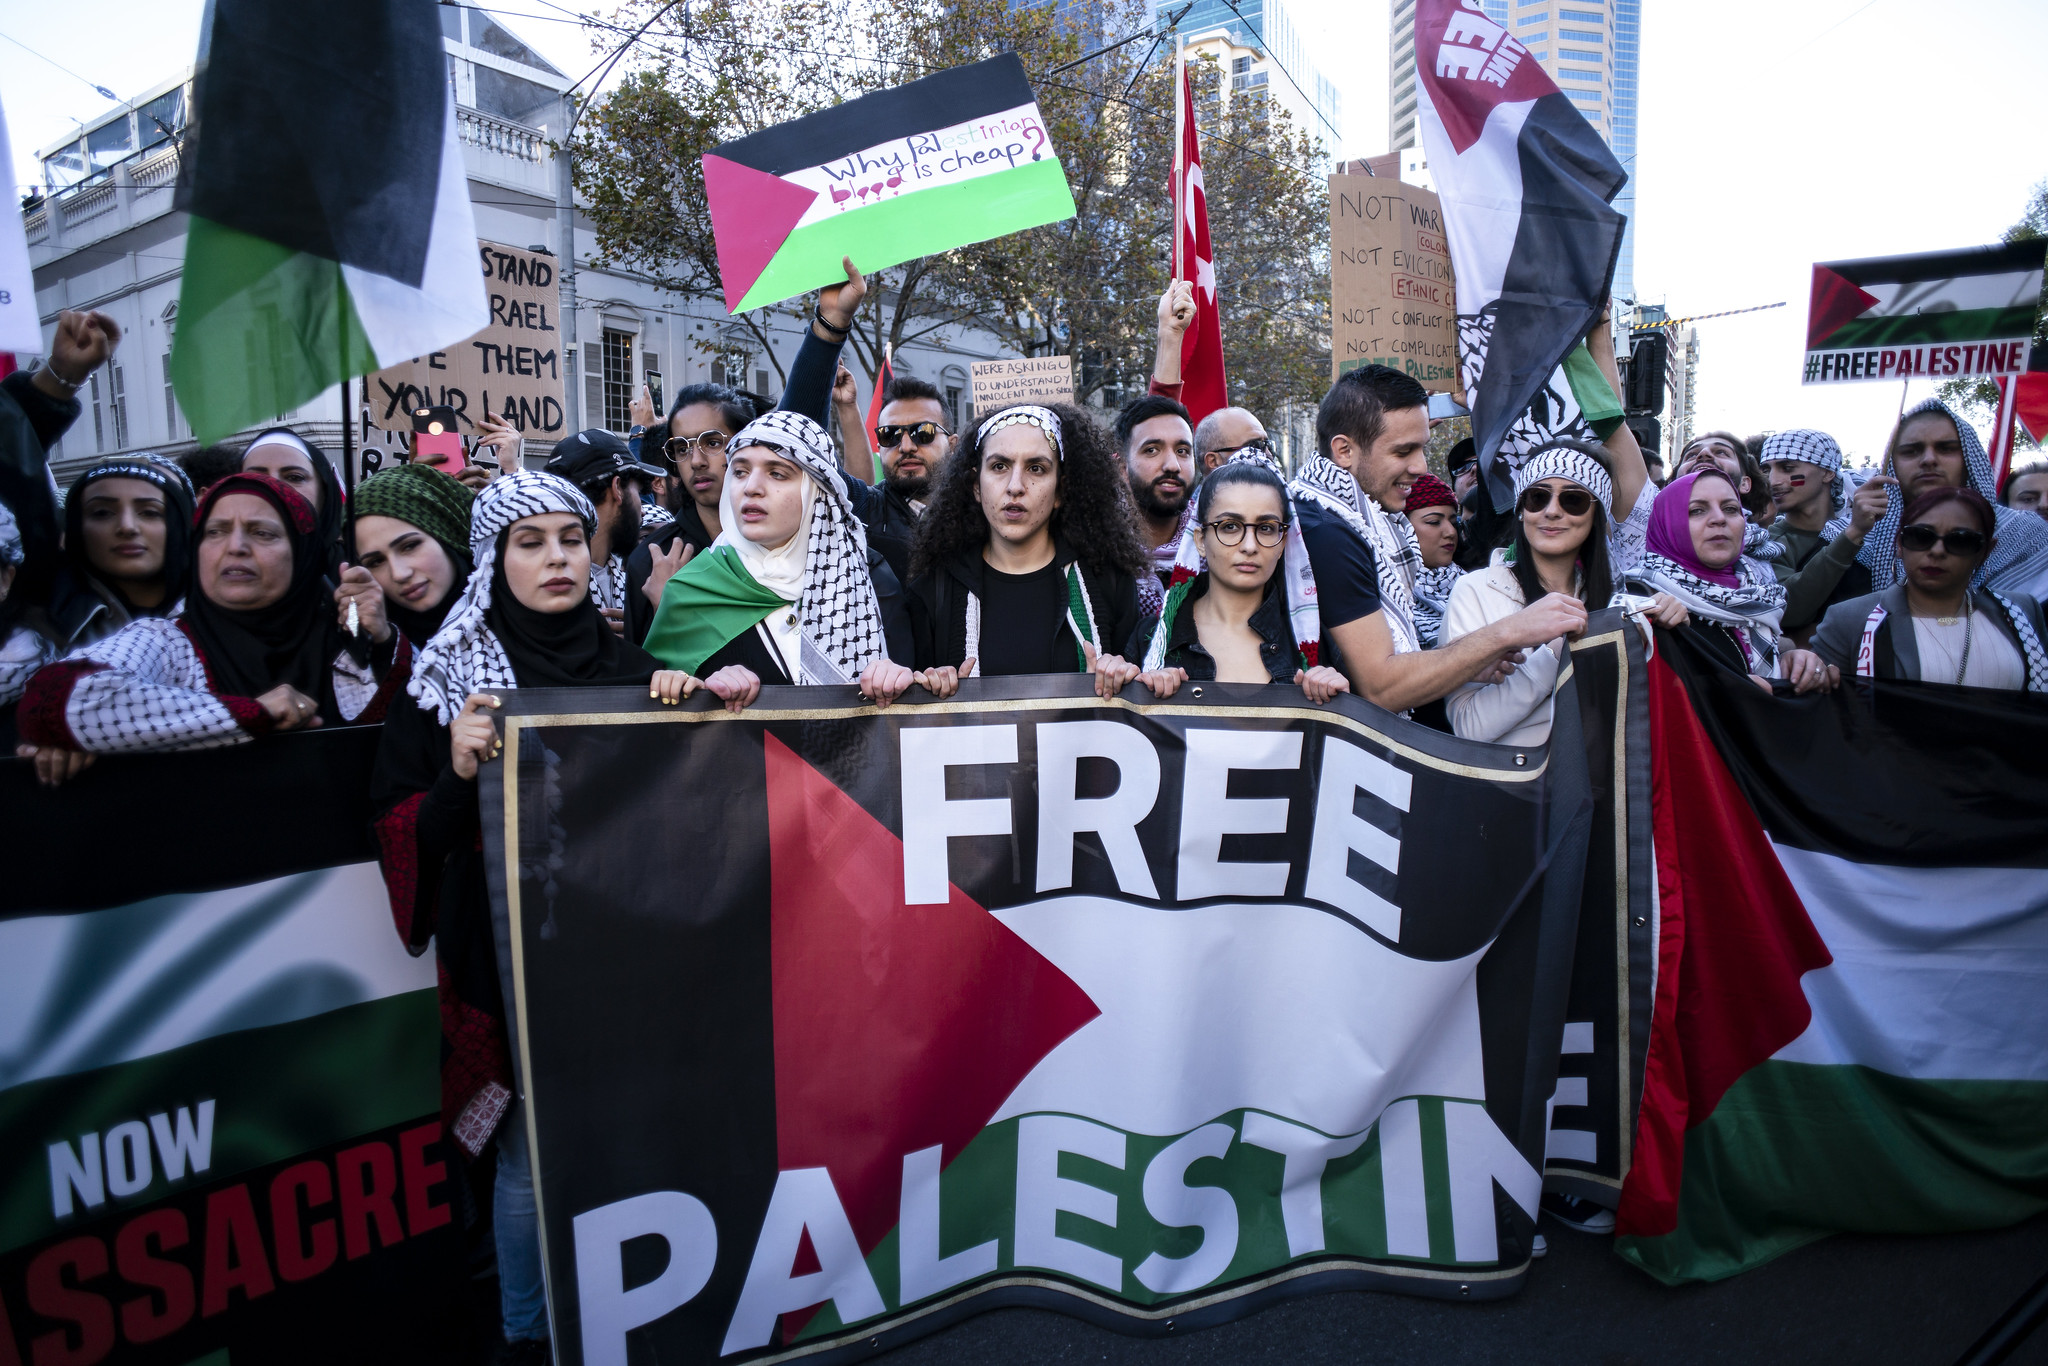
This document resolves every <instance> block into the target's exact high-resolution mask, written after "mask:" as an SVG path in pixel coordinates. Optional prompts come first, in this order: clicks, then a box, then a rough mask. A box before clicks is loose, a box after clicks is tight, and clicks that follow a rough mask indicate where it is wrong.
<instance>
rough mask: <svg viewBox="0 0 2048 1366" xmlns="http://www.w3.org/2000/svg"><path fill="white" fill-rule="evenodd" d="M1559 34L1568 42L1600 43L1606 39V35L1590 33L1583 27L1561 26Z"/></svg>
mask: <svg viewBox="0 0 2048 1366" xmlns="http://www.w3.org/2000/svg"><path fill="white" fill-rule="evenodd" d="M1557 36H1558V37H1560V38H1562V39H1563V40H1564V41H1566V42H1567V43H1600V42H1605V41H1606V35H1604V34H1599V33H1588V32H1586V31H1585V30H1584V29H1582V28H1561V29H1559V30H1558V31H1557Z"/></svg>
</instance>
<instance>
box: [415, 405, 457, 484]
mask: <svg viewBox="0 0 2048 1366" xmlns="http://www.w3.org/2000/svg"><path fill="white" fill-rule="evenodd" d="M460 422H461V419H460V418H458V417H457V416H456V414H455V410H454V409H453V408H450V407H448V406H447V405H445V404H436V405H434V406H433V407H429V408H415V409H413V410H412V463H413V464H415V465H429V466H432V467H433V468H434V469H437V470H440V471H441V472H442V473H443V474H454V473H456V472H457V471H459V470H461V469H462V467H463V466H464V465H465V464H466V463H468V459H467V456H466V455H465V453H464V451H463V447H462V432H461V430H460V426H459V424H460Z"/></svg>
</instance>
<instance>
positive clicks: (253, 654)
mask: <svg viewBox="0 0 2048 1366" xmlns="http://www.w3.org/2000/svg"><path fill="white" fill-rule="evenodd" d="M231 493H249V494H254V495H255V496H257V497H258V498H261V499H262V500H263V501H264V502H266V503H268V504H270V506H271V507H272V508H274V509H276V511H277V513H278V516H279V517H280V518H281V519H282V520H283V522H284V530H285V536H286V539H287V541H288V542H289V544H290V547H291V557H292V569H291V580H290V583H289V584H288V585H287V587H286V588H285V591H284V595H283V596H282V597H280V598H279V599H278V600H277V601H276V602H273V603H271V604H270V605H269V606H267V607H253V608H238V607H226V606H223V605H221V604H220V603H217V602H215V601H214V600H213V599H212V598H210V597H208V596H207V594H206V588H205V585H204V584H201V583H198V581H197V578H198V574H197V571H198V559H199V553H198V544H199V541H200V539H201V538H200V537H197V536H195V538H194V545H193V550H192V555H191V561H192V565H191V567H192V572H193V578H194V585H195V591H194V592H193V593H192V595H191V597H190V598H188V599H187V600H186V603H185V610H184V612H183V613H182V619H183V621H184V622H185V624H186V626H187V627H188V628H189V629H190V631H191V632H192V636H193V639H194V640H195V641H197V642H198V645H199V651H200V654H201V655H202V656H204V658H205V661H206V675H207V682H208V685H209V686H210V687H211V688H212V690H213V691H214V692H215V693H216V694H218V695H220V696H223V697H260V696H262V695H263V694H264V693H266V692H269V691H270V690H271V689H272V688H275V687H276V686H277V685H278V684H280V683H288V684H290V685H291V686H292V687H293V688H295V689H297V690H298V691H299V692H301V693H304V694H305V695H306V696H307V697H310V698H312V699H313V700H314V702H315V703H317V704H318V706H319V708H320V716H321V719H322V720H324V721H325V722H326V723H327V724H328V725H330V726H333V725H340V724H341V723H342V720H343V717H342V716H341V713H340V711H339V710H338V709H337V708H336V706H335V700H334V661H335V658H336V657H337V656H338V655H340V654H341V653H342V651H343V640H342V632H341V627H340V625H339V624H338V623H337V622H336V620H335V615H334V600H333V596H332V594H331V593H330V592H329V590H328V587H327V583H326V579H325V568H326V562H325V560H324V558H323V557H322V556H321V555H320V553H319V544H318V541H317V540H316V537H317V535H318V533H317V530H316V528H317V526H318V522H317V519H316V518H315V517H314V514H313V505H312V504H311V503H308V502H307V501H306V500H305V499H304V498H303V497H302V496H300V495H299V494H297V493H295V492H293V491H292V490H291V489H289V488H287V487H286V486H285V485H283V484H281V483H279V482H278V481H277V480H275V479H272V478H271V477H270V476H269V475H267V474H231V475H229V476H228V477H227V478H225V479H222V480H219V481H218V482H216V483H214V484H213V485H212V486H210V487H209V488H208V489H207V490H206V493H205V494H204V495H203V496H202V497H201V498H200V500H199V511H198V513H197V515H196V516H195V517H194V518H193V528H194V530H195V532H196V531H198V530H199V529H200V528H203V527H204V526H205V525H206V519H207V517H208V516H209V515H210V514H211V513H212V511H213V509H214V507H215V505H216V504H218V503H219V502H220V500H221V499H222V498H224V497H226V496H227V495H228V494H231Z"/></svg>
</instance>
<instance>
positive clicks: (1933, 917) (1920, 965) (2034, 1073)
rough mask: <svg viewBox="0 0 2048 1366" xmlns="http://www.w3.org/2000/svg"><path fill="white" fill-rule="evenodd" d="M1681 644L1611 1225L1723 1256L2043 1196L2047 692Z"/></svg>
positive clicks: (1719, 1265) (1957, 1226)
mask: <svg viewBox="0 0 2048 1366" xmlns="http://www.w3.org/2000/svg"><path fill="white" fill-rule="evenodd" d="M1667 647H1668V648H1667ZM1697 649H1698V647H1697V646H1695V645H1693V644H1692V642H1691V641H1690V640H1689V639H1687V638H1685V637H1684V636H1683V634H1682V633H1681V634H1680V635H1678V636H1673V635H1672V634H1670V633H1668V632H1659V647H1658V650H1657V658H1656V660H1655V661H1654V662H1653V663H1652V665H1651V670H1650V720H1651V728H1652V733H1653V737H1654V739H1653V743H1654V758H1653V762H1654V766H1655V770H1656V771H1655V780H1654V785H1653V789H1652V790H1653V793H1654V798H1653V801H1654V807H1653V826H1654V829H1655V839H1656V859H1657V883H1658V894H1659V900H1660V903H1661V916H1662V927H1661V932H1660V935H1659V944H1658V956H1659V964H1658V972H1657V989H1656V1002H1655V1005H1654V1007H1653V1014H1652V1024H1651V1035H1650V1045H1649V1054H1648V1060H1647V1062H1646V1064H1645V1068H1644V1078H1643V1100H1642V1109H1641V1118H1640V1121H1639V1124H1638V1129H1637V1136H1636V1147H1635V1158H1634V1165H1633V1167H1632V1168H1631V1169H1630V1171H1629V1174H1628V1178H1627V1182H1626V1184H1625V1185H1624V1187H1623V1190H1622V1198H1621V1208H1620V1210H1619V1211H1618V1225H1619V1226H1618V1230H1617V1231H1618V1232H1619V1234H1620V1235H1621V1236H1620V1240H1619V1242H1618V1243H1617V1250H1618V1251H1620V1253H1621V1254H1622V1255H1623V1256H1624V1257H1627V1258H1628V1259H1629V1260H1630V1261H1632V1262H1634V1263H1635V1264H1636V1265H1637V1266H1639V1267H1641V1268H1643V1269H1644V1270H1645V1271H1648V1272H1649V1273H1650V1274H1651V1275H1653V1276H1655V1277H1657V1278H1658V1279H1659V1280H1662V1281H1665V1282H1667V1283H1672V1284H1676V1283H1679V1282H1684V1281H1701V1280H1719V1279H1721V1278H1723V1277H1726V1276H1731V1275H1734V1274H1736V1273H1737V1272H1740V1271H1744V1270H1747V1269H1749V1268H1751V1267H1754V1266H1758V1265H1760V1264H1762V1263H1764V1262H1767V1261H1769V1260H1770V1259H1772V1258H1773V1257H1776V1256H1779V1255H1780V1254H1782V1253H1785V1252H1788V1251H1790V1250H1791V1249H1793V1248H1796V1247H1799V1246H1801V1245H1803V1244H1805V1243H1809V1242H1812V1241H1814V1240H1815V1239H1817V1238H1822V1237H1825V1236H1826V1235H1827V1234H1829V1233H1832V1232H1838V1231H1839V1232H1862V1233H1934V1232H1943V1231H1952V1230H1963V1229H1984V1228H1997V1227H2002V1226H2004V1225H2007V1224H2013V1223H2017V1222H2019V1221H2020V1220H2022V1219H2025V1218H2027V1217H2029V1216H2030V1215H2032V1214H2035V1213H2036V1212H2038V1211H2040V1210H2042V1209H2044V1208H2048V1176H2044V1173H2048V775H2044V770H2043V768H2042V766H2041V764H2040V763H2039V762H2038V761H2037V760H2036V759H2035V758H2034V756H2036V755H2038V754H2039V753H2040V752H2041V746H2042V745H2043V744H2048V717H2044V716H2043V715H2042V712H2041V709H2040V708H2039V706H2038V705H2035V704H2032V703H2030V702H2028V701H2027V700H2026V699H2025V698H2024V697H2023V696H2020V695H2017V694H2013V693H1999V692H1986V691H1983V690H1979V689H1966V688H1950V687H1942V686H1938V685H1930V684H1921V683H1894V682H1885V681H1879V682H1875V683H1869V682H1864V683H1858V684H1857V685H1855V691H1853V692H1851V693H1848V694H1844V695H1839V696H1836V697H1833V698H1812V699H1808V700H1806V701H1803V702H1801V703H1798V704H1796V705H1795V704H1792V703H1787V702H1785V701H1781V700H1775V699H1772V698H1770V697H1767V696H1765V695H1763V694H1762V693H1759V692H1758V691H1756V689H1755V688H1753V687H1751V686H1750V684H1749V681H1748V680H1747V679H1745V678H1741V677H1739V676H1735V675H1731V674H1728V673H1726V672H1724V671H1721V670H1718V669H1716V668H1715V666H1714V665H1713V664H1712V663H1711V662H1710V661H1708V660H1706V659H1705V658H1704V656H1700V655H1697V654H1696V653H1694V652H1695V651H1696V650H1697Z"/></svg>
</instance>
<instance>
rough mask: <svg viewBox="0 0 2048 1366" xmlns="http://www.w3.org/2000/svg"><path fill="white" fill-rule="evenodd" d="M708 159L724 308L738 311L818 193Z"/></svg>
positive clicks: (706, 184)
mask: <svg viewBox="0 0 2048 1366" xmlns="http://www.w3.org/2000/svg"><path fill="white" fill-rule="evenodd" d="M703 162H704V198H705V199H706V200H707V201H708V202H709V204H710V207H711V239H712V241H713V243H714V244H715V245H716V246H717V248H718V274H719V276H720V278H721V279H722V280H723V281H724V283H725V311H726V312H728V313H734V312H737V311H738V310H739V306H740V300H741V299H744V298H746V297H747V291H748V290H750V289H752V288H753V287H754V281H756V280H758V279H760V278H761V272H762V271H764V270H766V269H768V263H769V262H770V261H772V260H774V259H775V253H776V252H778V251H781V250H782V244H783V243H784V242H786V241H788V240H789V233H790V230H791V229H792V228H794V227H795V226H796V224H797V220H798V219H800V218H802V217H803V216H804V214H805V212H806V211H807V210H809V209H810V207H811V204H812V203H813V202H814V201H815V200H816V199H817V197H818V192H817V191H816V190H807V189H805V188H804V187H803V186H801V185H798V184H795V183H793V182H791V181H787V180H784V179H783V178H782V177H781V176H776V175H769V174H768V173H767V172H766V171H757V170H755V169H754V168H753V167H751V166H742V165H740V164H739V163H738V162H737V161H727V160H726V159H725V158H724V157H720V156H713V155H711V154H710V153H709V152H706V153H705V154H704V157H703Z"/></svg>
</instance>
